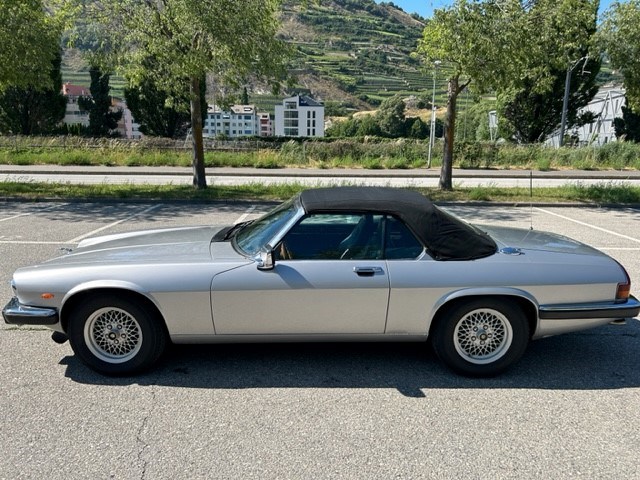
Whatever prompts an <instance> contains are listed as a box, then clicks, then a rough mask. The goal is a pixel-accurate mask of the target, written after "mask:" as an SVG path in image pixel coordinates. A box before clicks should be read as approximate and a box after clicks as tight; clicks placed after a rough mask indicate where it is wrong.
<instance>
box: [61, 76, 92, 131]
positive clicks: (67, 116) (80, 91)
mask: <svg viewBox="0 0 640 480" xmlns="http://www.w3.org/2000/svg"><path fill="white" fill-rule="evenodd" d="M62 94H63V95H65V96H66V97H67V108H66V110H65V112H64V119H63V120H62V122H63V123H64V124H65V125H82V126H83V127H88V126H89V112H87V111H86V110H81V109H80V105H78V99H79V98H80V97H90V96H91V92H90V91H89V88H88V87H83V86H81V85H73V84H71V83H69V82H67V83H65V84H63V85H62Z"/></svg>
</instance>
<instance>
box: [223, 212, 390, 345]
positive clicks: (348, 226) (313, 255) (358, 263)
mask: <svg viewBox="0 0 640 480" xmlns="http://www.w3.org/2000/svg"><path fill="white" fill-rule="evenodd" d="M382 219H383V216H382V215H371V214H361V213H323V214H317V215H311V216H307V217H305V218H303V219H302V220H300V221H299V222H298V223H297V224H296V225H295V226H294V227H292V228H291V230H290V231H289V232H288V233H287V234H286V235H285V236H284V238H283V239H282V241H280V242H279V243H278V244H277V245H276V247H275V248H274V258H275V267H274V268H273V269H272V270H269V271H261V270H258V269H257V268H256V266H255V265H246V266H243V267H240V268H237V269H235V270H231V271H228V272H225V273H222V274H220V275H217V276H216V277H215V278H214V279H213V282H212V294H211V295H212V310H213V319H214V325H215V329H216V334H222V335H249V334H254V335H341V334H344V335H349V334H382V333H384V329H385V322H386V314H387V305H388V299H389V279H388V273H387V266H386V262H385V261H384V260H383V259H382V234H381V231H382V223H383V222H382Z"/></svg>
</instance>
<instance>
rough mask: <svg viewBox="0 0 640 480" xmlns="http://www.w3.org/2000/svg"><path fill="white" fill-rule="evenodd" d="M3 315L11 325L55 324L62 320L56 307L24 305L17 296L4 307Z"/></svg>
mask: <svg viewBox="0 0 640 480" xmlns="http://www.w3.org/2000/svg"><path fill="white" fill-rule="evenodd" d="M2 316H3V317H4V321H5V323H8V324H9V325H55V324H56V323H58V321H59V320H60V316H59V315H58V310H56V309H55V308H46V307H30V306H28V305H22V304H21V303H20V301H19V300H18V298H17V297H13V298H12V299H11V300H10V301H9V303H7V305H6V306H5V307H4V308H3V309H2Z"/></svg>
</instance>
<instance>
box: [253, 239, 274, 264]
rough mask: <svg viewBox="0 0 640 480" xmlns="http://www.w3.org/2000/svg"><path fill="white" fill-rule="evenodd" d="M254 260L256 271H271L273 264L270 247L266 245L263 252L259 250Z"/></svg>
mask: <svg viewBox="0 0 640 480" xmlns="http://www.w3.org/2000/svg"><path fill="white" fill-rule="evenodd" d="M255 260H256V263H257V264H258V265H257V266H258V270H273V267H274V266H275V262H274V261H273V249H272V248H271V245H267V246H266V247H265V249H264V250H261V251H260V253H259V254H258V256H257V257H256V259H255Z"/></svg>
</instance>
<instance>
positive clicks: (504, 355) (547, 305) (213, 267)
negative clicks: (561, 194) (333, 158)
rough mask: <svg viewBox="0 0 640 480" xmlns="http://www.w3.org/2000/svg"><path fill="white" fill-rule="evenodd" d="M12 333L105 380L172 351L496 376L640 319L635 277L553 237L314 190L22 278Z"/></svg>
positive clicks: (122, 237) (374, 196) (367, 191)
mask: <svg viewBox="0 0 640 480" xmlns="http://www.w3.org/2000/svg"><path fill="white" fill-rule="evenodd" d="M12 287H13V292H14V295H15V296H14V298H13V299H12V300H11V301H10V302H9V304H8V305H7V306H6V307H5V308H4V310H3V315H4V319H5V321H6V322H7V323H10V324H35V325H47V326H49V327H51V328H52V329H53V330H54V333H53V338H54V340H56V341H58V342H63V341H65V340H67V338H68V340H69V341H70V343H71V347H72V348H73V350H74V352H75V353H76V355H77V356H78V357H79V358H80V359H81V360H82V361H84V362H85V363H86V364H87V365H88V366H89V367H91V368H93V369H94V370H96V371H98V372H101V373H103V374H108V375H125V374H131V373H135V372H139V371H141V370H144V369H147V368H149V367H151V366H152V365H153V364H154V363H156V362H157V361H158V359H159V358H160V356H161V355H162V353H163V351H164V350H165V347H166V346H167V344H168V342H174V343H222V342H289V341H296V342H308V341H426V340H429V341H430V342H431V344H432V346H433V348H434V350H435V352H436V353H437V355H438V356H439V358H440V359H441V360H442V361H443V362H444V364H446V365H447V366H448V367H449V368H451V369H452V370H454V371H455V372H458V373H461V374H464V375H470V376H492V375H496V374H498V373H500V372H502V371H504V370H505V369H506V368H507V367H509V366H510V365H512V364H513V363H514V362H516V361H517V360H518V359H519V358H520V356H521V355H522V354H523V353H524V351H525V349H526V347H527V344H528V343H529V341H530V340H531V339H536V338H541V337H546V336H549V335H556V334H560V333H565V332H573V331H576V330H581V329H585V328H589V327H595V326H598V325H603V324H606V323H608V322H611V321H612V320H615V319H621V318H626V317H633V316H636V315H638V313H639V312H640V302H638V301H637V300H636V299H635V298H634V297H632V296H630V287H631V286H630V280H629V275H628V274H627V272H626V271H625V269H624V268H623V267H622V265H620V264H619V263H618V262H616V261H615V260H613V259H612V258H610V257H608V256H607V255H605V254H604V253H602V252H600V251H598V250H595V249H594V248H591V247H589V246H587V245H584V244H581V243H579V242H576V241H574V240H571V239H569V238H566V237H562V236H559V235H554V234H550V233H544V232H537V231H532V230H518V229H513V228H502V227H501V228H492V227H486V226H483V227H482V228H479V227H476V226H473V225H469V224H467V223H465V222H463V221H461V220H459V219H457V218H456V217H453V216H451V215H450V214H448V213H446V212H444V211H442V210H440V209H439V208H437V207H436V206H434V205H433V204H432V203H431V202H430V201H429V200H428V199H427V198H425V197H424V196H422V195H421V194H419V193H417V192H413V191H409V190H401V189H392V188H377V187H337V188H320V189H312V190H307V191H304V192H302V193H301V194H299V195H296V196H295V197H294V198H292V199H291V200H289V201H287V202H285V203H283V204H282V205H280V206H278V207H277V208H275V209H274V210H272V211H271V212H269V213H267V214H265V215H264V216H262V217H260V218H258V219H256V220H252V221H249V222H243V223H238V224H236V225H232V226H220V227H213V226H203V227H186V228H171V229H163V230H150V231H142V232H133V233H121V234H116V235H107V236H102V237H97V238H93V239H88V240H84V241H82V242H81V243H80V244H79V245H78V247H77V249H76V250H75V251H73V252H71V253H69V254H67V255H64V256H61V257H59V258H54V259H52V260H49V261H47V262H45V263H43V264H41V265H36V266H33V267H27V268H21V269H19V270H17V271H16V272H15V274H14V277H13V280H12Z"/></svg>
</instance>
